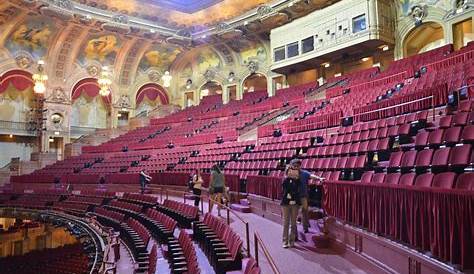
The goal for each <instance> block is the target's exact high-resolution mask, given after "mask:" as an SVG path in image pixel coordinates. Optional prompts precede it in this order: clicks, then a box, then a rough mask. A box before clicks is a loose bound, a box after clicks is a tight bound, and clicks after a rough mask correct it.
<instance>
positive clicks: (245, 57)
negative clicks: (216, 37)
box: [228, 39, 267, 65]
mask: <svg viewBox="0 0 474 274" xmlns="http://www.w3.org/2000/svg"><path fill="white" fill-rule="evenodd" d="M228 45H229V47H230V48H232V50H234V51H235V52H237V53H238V54H239V55H240V59H241V61H242V63H243V64H244V65H247V64H248V62H249V61H252V60H259V61H264V60H265V59H266V58H267V52H266V51H265V47H264V45H263V44H262V43H260V42H258V41H255V40H250V39H239V40H235V41H232V43H228Z"/></svg>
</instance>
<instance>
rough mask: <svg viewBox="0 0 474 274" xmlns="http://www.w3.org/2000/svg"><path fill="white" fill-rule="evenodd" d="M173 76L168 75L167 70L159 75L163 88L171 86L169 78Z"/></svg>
mask: <svg viewBox="0 0 474 274" xmlns="http://www.w3.org/2000/svg"><path fill="white" fill-rule="evenodd" d="M172 78H173V77H172V76H171V75H170V72H169V71H165V74H164V75H163V76H161V80H163V86H164V87H165V88H169V87H170V86H171V79H172Z"/></svg>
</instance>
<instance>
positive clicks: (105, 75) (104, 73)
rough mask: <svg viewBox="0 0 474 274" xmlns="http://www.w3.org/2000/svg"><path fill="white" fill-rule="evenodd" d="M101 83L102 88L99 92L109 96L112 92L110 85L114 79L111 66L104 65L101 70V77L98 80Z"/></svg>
mask: <svg viewBox="0 0 474 274" xmlns="http://www.w3.org/2000/svg"><path fill="white" fill-rule="evenodd" d="M97 83H98V84H99V87H100V90H99V94H100V95H101V96H109V94H110V86H111V85H112V80H111V79H110V71H109V67H107V66H104V67H102V70H101V72H100V77H99V79H98V80H97Z"/></svg>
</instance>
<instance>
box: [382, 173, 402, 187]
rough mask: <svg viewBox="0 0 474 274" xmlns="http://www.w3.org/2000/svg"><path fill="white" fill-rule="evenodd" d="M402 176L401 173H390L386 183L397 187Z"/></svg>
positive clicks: (386, 176)
mask: <svg viewBox="0 0 474 274" xmlns="http://www.w3.org/2000/svg"><path fill="white" fill-rule="evenodd" d="M400 176H401V174H400V173H388V174H387V175H385V178H384V183H386V184H394V185H396V184H398V181H399V180H400Z"/></svg>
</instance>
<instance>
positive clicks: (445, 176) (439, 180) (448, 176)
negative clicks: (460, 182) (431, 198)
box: [432, 172, 456, 189]
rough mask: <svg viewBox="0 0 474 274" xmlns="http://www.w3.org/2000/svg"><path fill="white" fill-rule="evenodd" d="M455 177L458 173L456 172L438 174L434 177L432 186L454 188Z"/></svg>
mask: <svg viewBox="0 0 474 274" xmlns="http://www.w3.org/2000/svg"><path fill="white" fill-rule="evenodd" d="M455 179H456V173H454V172H443V173H439V174H436V176H434V179H433V184H432V187H437V188H446V189H451V188H453V185H454V181H455Z"/></svg>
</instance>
